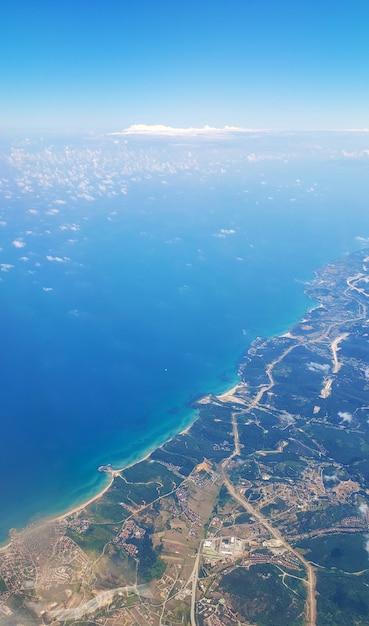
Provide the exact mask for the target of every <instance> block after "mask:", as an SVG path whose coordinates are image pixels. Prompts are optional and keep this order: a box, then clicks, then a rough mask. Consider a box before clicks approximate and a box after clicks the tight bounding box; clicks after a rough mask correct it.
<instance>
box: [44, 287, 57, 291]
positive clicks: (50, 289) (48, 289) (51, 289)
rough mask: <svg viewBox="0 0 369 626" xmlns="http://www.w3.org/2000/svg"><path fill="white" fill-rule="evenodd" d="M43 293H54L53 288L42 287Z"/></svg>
mask: <svg viewBox="0 0 369 626" xmlns="http://www.w3.org/2000/svg"><path fill="white" fill-rule="evenodd" d="M42 290H43V291H54V287H42Z"/></svg>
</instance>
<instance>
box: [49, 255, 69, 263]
mask: <svg viewBox="0 0 369 626" xmlns="http://www.w3.org/2000/svg"><path fill="white" fill-rule="evenodd" d="M46 258H47V260H48V261H55V263H66V262H67V261H70V258H69V257H67V256H64V257H63V258H62V257H60V256H51V255H50V254H48V255H46Z"/></svg>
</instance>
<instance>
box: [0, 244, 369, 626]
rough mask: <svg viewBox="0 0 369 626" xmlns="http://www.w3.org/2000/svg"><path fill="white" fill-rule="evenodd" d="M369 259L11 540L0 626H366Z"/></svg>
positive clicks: (349, 262) (0, 568) (347, 264)
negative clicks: (220, 390) (138, 451)
mask: <svg viewBox="0 0 369 626" xmlns="http://www.w3.org/2000/svg"><path fill="white" fill-rule="evenodd" d="M368 285H369V256H368V252H365V251H360V252H357V253H355V254H353V255H350V256H347V257H345V258H343V259H342V260H340V261H337V262H335V263H332V264H330V265H327V266H326V267H324V268H323V269H322V270H320V271H319V272H317V274H316V277H315V279H314V280H313V281H312V282H311V283H310V284H308V285H307V286H306V292H307V294H308V295H309V296H310V297H311V298H312V299H313V300H314V301H315V302H316V303H317V306H315V308H313V309H312V310H311V311H310V312H309V313H307V314H306V316H305V317H304V318H303V319H302V320H301V321H300V322H299V323H297V324H295V325H294V326H293V327H292V328H291V329H290V330H289V331H288V332H287V333H285V334H284V335H282V336H280V337H273V338H270V339H266V340H265V339H261V338H258V339H256V340H255V341H254V342H253V344H252V345H251V347H250V349H249V351H248V353H247V354H246V355H245V356H244V358H243V360H242V362H241V363H240V366H239V376H240V383H239V384H238V385H236V386H235V387H234V388H233V389H231V390H230V391H229V392H227V393H224V394H222V395H219V396H212V395H211V396H207V397H205V398H202V399H200V400H199V401H197V402H196V408H197V409H198V418H197V420H196V421H195V422H194V424H193V425H192V426H191V427H190V428H188V429H186V431H184V432H183V433H181V434H180V435H177V436H176V437H174V438H172V439H171V440H170V441H169V442H167V443H166V444H164V445H163V446H162V447H161V448H158V449H157V450H155V451H154V452H153V453H152V454H150V455H149V457H148V458H146V459H145V460H143V461H141V462H139V463H136V464H135V465H133V466H131V467H128V468H125V469H122V470H113V469H112V468H111V467H110V466H109V465H107V466H102V467H100V468H99V469H100V471H105V472H106V473H108V474H110V483H109V485H108V486H107V487H106V488H105V490H104V492H102V493H100V494H99V495H98V496H97V497H96V498H94V499H92V500H91V501H89V502H88V503H85V504H84V505H82V506H81V507H79V508H77V509H74V510H73V511H70V512H68V513H66V514H65V515H64V516H61V517H59V518H57V519H55V520H52V521H44V522H42V523H38V524H31V525H30V526H29V527H28V528H26V529H25V530H23V531H20V532H16V531H12V532H11V535H10V543H9V544H8V545H7V546H6V547H5V548H4V549H3V550H2V551H1V553H0V624H1V626H3V625H4V626H8V625H9V626H10V625H11V626H13V625H14V626H16V625H19V624H40V621H41V620H42V621H43V622H44V623H46V624H57V623H71V622H78V623H79V624H92V623H94V624H101V625H103V626H118V624H119V625H126V626H137V625H139V626H144V625H145V626H146V625H147V624H149V625H150V626H164V625H166V626H177V625H180V624H182V625H184V626H186V625H191V626H228V625H229V626H231V625H232V624H248V625H261V626H269V625H270V626H272V625H273V626H278V625H285V624H289V626H298V625H301V626H303V625H307V626H316V625H317V626H328V625H330V624H331V625H333V624H334V625H335V626H340V625H342V626H344V625H347V624H369V599H368V594H367V587H368V585H369V560H368V551H367V550H368V545H367V544H368V539H367V533H368V532H369V526H368V524H369V320H368V311H367V306H368V302H369V300H368V298H369V286H368Z"/></svg>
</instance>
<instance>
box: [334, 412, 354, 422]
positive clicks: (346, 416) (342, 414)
mask: <svg viewBox="0 0 369 626" xmlns="http://www.w3.org/2000/svg"><path fill="white" fill-rule="evenodd" d="M337 415H338V417H340V418H341V420H342V421H343V422H347V423H348V424H351V422H352V413H349V412H348V411H338V414H337Z"/></svg>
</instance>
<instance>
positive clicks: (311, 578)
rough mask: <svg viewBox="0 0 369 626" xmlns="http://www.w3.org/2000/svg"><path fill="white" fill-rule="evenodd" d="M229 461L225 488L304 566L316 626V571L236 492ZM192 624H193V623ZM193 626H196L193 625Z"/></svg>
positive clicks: (310, 624)
mask: <svg viewBox="0 0 369 626" xmlns="http://www.w3.org/2000/svg"><path fill="white" fill-rule="evenodd" d="M228 461H229V459H226V461H224V462H223V464H222V476H223V481H224V484H225V486H226V487H227V489H228V491H229V493H230V494H231V496H232V497H233V498H234V499H235V500H237V502H239V504H241V505H242V506H243V508H244V509H245V511H247V513H249V514H250V515H252V516H253V518H254V519H256V520H258V522H260V524H262V526H264V528H265V529H266V530H267V531H268V532H269V533H270V535H271V536H272V537H274V539H278V541H280V542H281V544H282V545H283V547H284V548H285V549H286V550H288V552H291V553H292V554H293V555H294V556H295V557H296V558H297V559H298V560H299V561H300V563H301V564H302V565H303V566H304V568H305V570H306V573H307V580H306V581H305V584H306V587H307V597H306V624H307V626H316V597H315V593H316V591H315V590H316V575H315V570H314V568H313V566H312V565H311V564H310V563H309V561H307V560H306V559H305V558H304V557H303V556H302V554H300V552H298V551H297V550H295V549H294V548H293V547H292V546H290V544H289V543H288V542H287V541H286V540H285V539H284V537H283V535H281V533H280V532H279V530H277V529H276V528H274V527H273V526H272V524H271V523H270V522H269V521H268V520H267V519H266V518H265V517H264V515H262V513H260V511H258V510H257V509H255V507H253V505H252V504H251V503H250V502H249V501H248V500H246V498H244V496H242V495H241V494H240V493H238V491H236V488H235V487H234V485H233V484H232V483H231V481H230V480H229V478H228V476H227V474H226V471H225V468H226V465H227V463H228ZM191 624H192V622H191ZM192 626H194V625H193V624H192Z"/></svg>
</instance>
